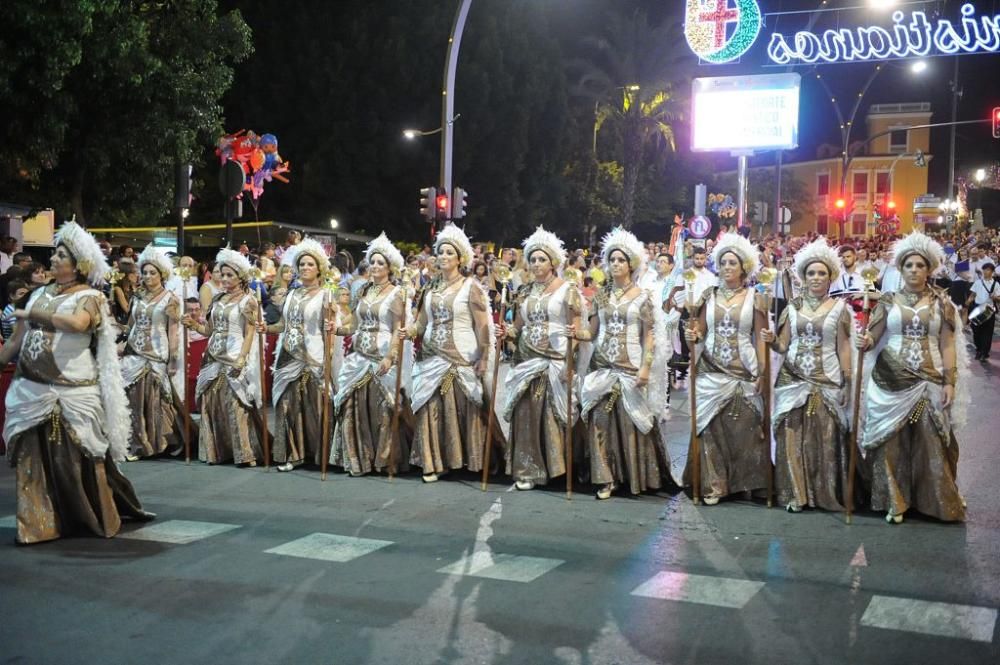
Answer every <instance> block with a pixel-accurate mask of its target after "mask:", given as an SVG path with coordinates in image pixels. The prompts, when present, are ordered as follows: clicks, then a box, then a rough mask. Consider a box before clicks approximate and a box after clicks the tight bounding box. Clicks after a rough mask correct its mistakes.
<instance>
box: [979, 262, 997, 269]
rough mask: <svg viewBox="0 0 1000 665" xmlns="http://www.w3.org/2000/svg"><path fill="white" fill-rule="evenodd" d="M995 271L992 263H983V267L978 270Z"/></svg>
mask: <svg viewBox="0 0 1000 665" xmlns="http://www.w3.org/2000/svg"><path fill="white" fill-rule="evenodd" d="M996 269H997V267H996V266H995V265H993V264H992V263H989V262H986V263H984V264H983V267H982V268H980V270H996Z"/></svg>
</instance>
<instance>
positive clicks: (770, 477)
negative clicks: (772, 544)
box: [757, 268, 778, 508]
mask: <svg viewBox="0 0 1000 665" xmlns="http://www.w3.org/2000/svg"><path fill="white" fill-rule="evenodd" d="M777 274H778V271H777V270H775V269H774V268H764V269H763V270H761V271H760V274H759V275H758V276H757V280H758V281H759V282H760V283H761V284H763V285H764V311H765V312H767V315H766V316H767V329H768V331H770V330H771V286H772V285H773V284H774V279H775V277H776V276H777ZM762 376H763V377H764V394H763V397H764V414H763V418H761V425H762V429H763V430H764V450H765V451H766V452H767V456H766V458H765V459H766V460H767V507H768V508H770V507H772V506H773V505H774V464H773V463H772V462H771V349H770V347H768V346H766V345H765V346H764V371H763V372H762Z"/></svg>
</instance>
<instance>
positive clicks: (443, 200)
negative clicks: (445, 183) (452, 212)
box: [437, 194, 448, 212]
mask: <svg viewBox="0 0 1000 665" xmlns="http://www.w3.org/2000/svg"><path fill="white" fill-rule="evenodd" d="M437 209H438V210H440V211H442V212H445V211H447V210H448V197H447V196H446V195H445V194H438V197H437Z"/></svg>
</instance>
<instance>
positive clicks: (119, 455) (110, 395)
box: [88, 234, 132, 462]
mask: <svg viewBox="0 0 1000 665" xmlns="http://www.w3.org/2000/svg"><path fill="white" fill-rule="evenodd" d="M88 235H89V234H88ZM94 295H95V296H96V297H97V298H98V301H99V302H100V303H101V326H100V328H99V329H98V337H97V382H98V385H99V387H100V390H101V401H102V402H103V403H104V433H105V434H106V435H107V437H108V445H109V447H110V450H111V459H113V460H114V461H116V462H122V461H124V460H125V457H126V456H127V455H128V448H129V441H130V440H131V438H132V415H131V412H130V410H129V406H128V397H127V395H126V394H125V381H124V379H122V368H121V361H119V359H118V345H117V344H116V343H115V339H116V338H117V336H118V330H117V329H116V328H115V326H114V321H115V320H114V317H113V316H111V310H110V308H109V307H108V302H107V300H106V299H105V298H104V296H103V294H101V293H98V292H96V291H95V292H94Z"/></svg>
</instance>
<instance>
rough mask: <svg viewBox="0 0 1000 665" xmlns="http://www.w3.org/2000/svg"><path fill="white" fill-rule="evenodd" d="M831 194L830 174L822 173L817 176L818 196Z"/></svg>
mask: <svg viewBox="0 0 1000 665" xmlns="http://www.w3.org/2000/svg"><path fill="white" fill-rule="evenodd" d="M829 194H830V174H829V173H820V174H819V175H817V176H816V196H827V195H829Z"/></svg>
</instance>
